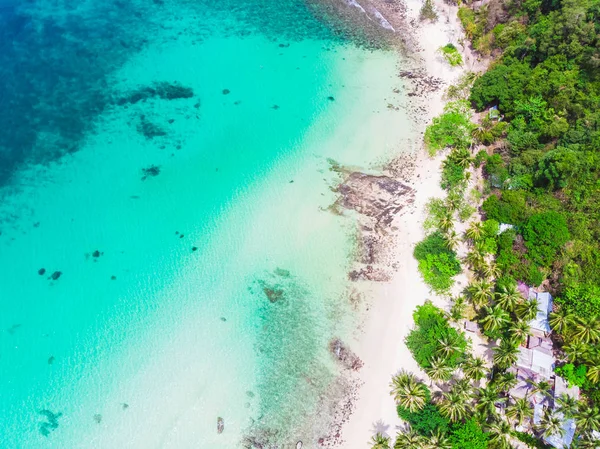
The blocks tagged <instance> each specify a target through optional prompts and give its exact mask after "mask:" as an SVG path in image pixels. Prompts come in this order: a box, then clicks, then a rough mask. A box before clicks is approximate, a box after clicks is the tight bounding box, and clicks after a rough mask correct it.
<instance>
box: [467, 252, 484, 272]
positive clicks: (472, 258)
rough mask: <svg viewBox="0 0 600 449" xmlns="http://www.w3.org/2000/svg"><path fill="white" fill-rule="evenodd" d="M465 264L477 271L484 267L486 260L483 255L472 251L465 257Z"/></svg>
mask: <svg viewBox="0 0 600 449" xmlns="http://www.w3.org/2000/svg"><path fill="white" fill-rule="evenodd" d="M464 262H465V263H466V264H467V265H469V266H470V267H471V268H472V269H473V271H477V270H479V269H480V268H481V267H482V266H483V264H484V263H485V259H484V258H483V255H482V254H481V253H479V252H477V251H473V250H471V251H469V252H468V253H467V255H466V256H465V258H464Z"/></svg>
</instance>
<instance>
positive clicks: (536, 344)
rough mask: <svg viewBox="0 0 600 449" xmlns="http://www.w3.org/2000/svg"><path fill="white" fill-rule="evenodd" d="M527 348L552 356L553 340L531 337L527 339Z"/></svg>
mask: <svg viewBox="0 0 600 449" xmlns="http://www.w3.org/2000/svg"><path fill="white" fill-rule="evenodd" d="M527 347H528V348H529V349H537V350H538V351H541V352H544V353H546V354H549V355H552V340H550V339H549V338H544V337H536V336H533V335H530V336H529V337H528V338H527Z"/></svg>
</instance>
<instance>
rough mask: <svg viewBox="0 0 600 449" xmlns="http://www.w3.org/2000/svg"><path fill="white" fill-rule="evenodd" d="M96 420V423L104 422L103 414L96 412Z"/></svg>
mask: <svg viewBox="0 0 600 449" xmlns="http://www.w3.org/2000/svg"><path fill="white" fill-rule="evenodd" d="M94 421H96V424H100V423H101V422H102V415H101V414H100V413H96V414H95V415H94Z"/></svg>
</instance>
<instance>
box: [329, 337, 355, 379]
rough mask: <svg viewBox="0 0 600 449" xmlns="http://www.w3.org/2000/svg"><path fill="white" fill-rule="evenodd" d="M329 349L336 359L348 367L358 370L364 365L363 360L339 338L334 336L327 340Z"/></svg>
mask: <svg viewBox="0 0 600 449" xmlns="http://www.w3.org/2000/svg"><path fill="white" fill-rule="evenodd" d="M329 351H330V352H331V353H332V354H333V356H334V357H335V359H336V360H337V361H339V362H340V363H341V364H342V365H343V366H344V367H346V368H348V369H351V370H353V371H358V370H359V369H361V368H362V367H363V365H364V363H363V361H362V360H361V359H360V358H359V357H358V356H357V355H356V354H354V353H353V352H352V351H351V350H350V349H349V348H348V347H346V345H344V343H342V341H341V340H340V339H339V338H335V339H333V340H331V342H329Z"/></svg>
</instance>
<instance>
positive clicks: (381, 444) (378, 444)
mask: <svg viewBox="0 0 600 449" xmlns="http://www.w3.org/2000/svg"><path fill="white" fill-rule="evenodd" d="M371 443H373V446H371V449H390V437H386V436H384V435H382V434H381V433H380V432H377V433H376V434H375V435H373V436H372V437H371Z"/></svg>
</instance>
